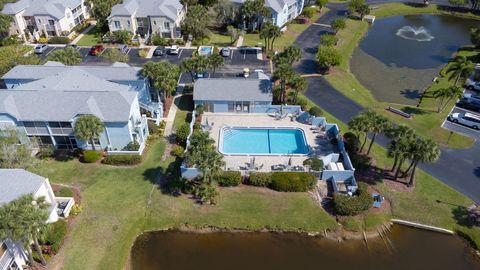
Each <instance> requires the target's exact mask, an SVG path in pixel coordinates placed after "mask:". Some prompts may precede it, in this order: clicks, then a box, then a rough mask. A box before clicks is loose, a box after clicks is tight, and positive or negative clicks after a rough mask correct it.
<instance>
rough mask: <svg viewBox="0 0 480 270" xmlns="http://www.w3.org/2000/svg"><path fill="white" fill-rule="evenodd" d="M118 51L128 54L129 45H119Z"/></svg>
mask: <svg viewBox="0 0 480 270" xmlns="http://www.w3.org/2000/svg"><path fill="white" fill-rule="evenodd" d="M117 49H118V50H119V51H120V52H121V53H124V54H127V53H128V45H127V44H122V45H118V47H117Z"/></svg>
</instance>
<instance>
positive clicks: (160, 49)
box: [153, 46, 165, 56]
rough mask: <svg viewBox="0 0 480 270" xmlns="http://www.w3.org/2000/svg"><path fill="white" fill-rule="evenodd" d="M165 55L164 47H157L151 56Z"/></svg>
mask: <svg viewBox="0 0 480 270" xmlns="http://www.w3.org/2000/svg"><path fill="white" fill-rule="evenodd" d="M164 54H165V47H163V46H158V47H157V48H155V51H153V56H163V55H164Z"/></svg>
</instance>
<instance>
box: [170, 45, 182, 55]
mask: <svg viewBox="0 0 480 270" xmlns="http://www.w3.org/2000/svg"><path fill="white" fill-rule="evenodd" d="M168 53H169V54H173V55H177V54H179V53H180V47H178V45H173V46H172V47H170V49H169V50H168Z"/></svg>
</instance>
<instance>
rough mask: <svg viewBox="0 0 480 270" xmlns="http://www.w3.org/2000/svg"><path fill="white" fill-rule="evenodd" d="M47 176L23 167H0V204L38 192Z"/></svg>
mask: <svg viewBox="0 0 480 270" xmlns="http://www.w3.org/2000/svg"><path fill="white" fill-rule="evenodd" d="M44 181H45V177H42V176H39V175H36V174H34V173H31V172H27V171H25V170H22V169H0V205H2V204H6V203H9V202H11V201H13V200H15V199H18V198H19V197H20V196H22V195H26V194H32V193H36V192H37V191H38V189H39V188H40V187H41V186H42V184H43V183H44Z"/></svg>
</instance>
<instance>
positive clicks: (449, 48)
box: [350, 15, 480, 104]
mask: <svg viewBox="0 0 480 270" xmlns="http://www.w3.org/2000/svg"><path fill="white" fill-rule="evenodd" d="M478 26H480V21H477V20H472V19H463V18H458V17H453V16H443V15H414V16H393V17H388V18H384V19H379V20H376V21H375V23H374V24H373V25H372V26H370V29H369V31H368V34H367V35H366V37H365V38H364V39H362V41H361V42H360V44H359V46H358V47H357V48H356V49H355V51H354V54H353V56H352V59H351V61H350V68H351V71H352V72H353V73H354V74H355V76H356V77H357V79H358V80H359V81H360V82H361V83H362V84H363V85H364V86H365V87H367V89H369V90H370V91H372V92H373V94H374V95H375V97H376V98H377V99H378V100H380V101H387V102H392V103H401V104H416V103H417V101H418V98H419V97H420V94H421V93H422V92H423V89H424V88H425V87H427V86H428V85H430V84H431V83H432V80H433V78H434V77H436V76H437V75H438V72H439V71H440V69H441V68H442V67H443V66H444V65H445V64H446V63H447V62H448V61H449V59H450V58H451V57H452V55H453V54H454V53H455V52H456V51H457V49H458V48H459V47H461V46H463V45H469V44H471V43H470V29H471V28H473V27H478Z"/></svg>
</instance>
